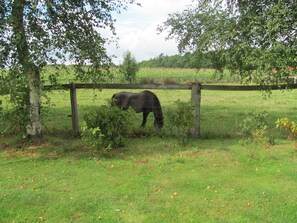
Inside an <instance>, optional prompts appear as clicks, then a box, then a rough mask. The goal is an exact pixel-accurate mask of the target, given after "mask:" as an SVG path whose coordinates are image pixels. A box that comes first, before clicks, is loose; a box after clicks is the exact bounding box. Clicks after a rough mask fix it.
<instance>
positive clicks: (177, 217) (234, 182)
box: [0, 90, 297, 222]
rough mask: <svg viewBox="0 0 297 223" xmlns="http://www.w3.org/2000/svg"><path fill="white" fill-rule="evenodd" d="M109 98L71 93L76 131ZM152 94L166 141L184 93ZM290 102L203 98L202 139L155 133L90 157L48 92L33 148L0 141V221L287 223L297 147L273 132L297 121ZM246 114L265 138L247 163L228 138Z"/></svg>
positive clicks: (292, 98)
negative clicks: (262, 117) (262, 126)
mask: <svg viewBox="0 0 297 223" xmlns="http://www.w3.org/2000/svg"><path fill="white" fill-rule="evenodd" d="M134 91H136V90H134ZM115 92H117V90H103V91H101V92H99V91H91V90H79V91H78V104H79V115H80V123H81V122H82V119H83V116H84V114H86V113H87V112H88V111H90V110H92V109H97V108H98V107H99V105H101V104H104V103H106V99H108V98H110V97H111V95H112V94H113V93H115ZM154 92H155V93H156V94H157V96H158V97H159V99H160V101H161V104H162V106H163V111H164V114H165V126H164V129H165V130H164V132H165V133H166V111H167V110H169V109H170V107H171V106H173V101H175V100H177V99H180V100H183V101H187V100H189V99H190V91H174V90H167V91H163V90H154ZM296 93H297V91H296V90H294V91H290V92H280V91H275V92H273V94H272V96H271V97H269V98H266V99H264V98H263V97H262V95H261V93H259V92H231V91H230V92H229V91H228V92H219V91H202V108H201V115H202V126H201V131H202V138H201V139H192V140H190V142H189V143H188V145H186V146H181V145H180V144H179V143H178V141H177V140H176V139H174V138H172V137H170V136H168V134H165V135H166V136H162V134H159V133H156V134H155V135H154V134H153V136H150V137H145V136H142V137H137V138H135V137H134V138H129V139H128V140H127V142H126V146H125V147H123V148H120V149H116V150H104V151H96V150H95V149H93V148H91V147H89V146H88V145H86V144H85V143H83V142H82V141H81V140H80V139H77V138H73V137H72V136H71V135H70V134H69V129H70V128H71V122H70V119H71V118H70V117H69V114H70V106H69V104H70V102H69V92H52V93H50V94H51V96H52V103H53V104H55V106H54V107H50V108H49V109H48V111H47V113H46V114H45V135H44V137H43V138H42V139H40V140H37V141H29V142H28V141H24V140H21V139H16V138H15V137H13V136H10V137H8V136H6V137H4V136H2V137H1V138H0V222H296V219H297V193H296V188H297V148H296V145H295V144H294V142H292V141H288V140H286V135H285V134H284V133H283V132H280V131H279V130H276V129H275V121H276V119H277V118H281V117H289V118H291V119H293V120H294V119H295V121H296V110H297V105H296V99H297V97H296V96H297V94H296ZM247 111H257V112H261V111H265V112H267V114H268V116H267V119H268V121H269V124H270V125H269V131H270V134H271V137H272V138H273V139H274V144H273V145H265V146H261V145H259V146H258V147H257V153H256V155H255V159H251V158H250V157H249V153H248V151H247V148H245V147H244V146H242V145H241V144H240V143H239V141H240V140H241V139H240V137H239V136H238V134H237V133H238V129H239V123H240V122H241V121H242V119H243V118H244V117H245V116H246V112H247ZM150 116H151V115H150ZM140 123H141V115H140V116H137V117H136V120H135V123H134V124H135V126H136V127H137V126H139V125H140ZM152 123H153V119H152V117H150V119H149V120H148V128H150V126H152Z"/></svg>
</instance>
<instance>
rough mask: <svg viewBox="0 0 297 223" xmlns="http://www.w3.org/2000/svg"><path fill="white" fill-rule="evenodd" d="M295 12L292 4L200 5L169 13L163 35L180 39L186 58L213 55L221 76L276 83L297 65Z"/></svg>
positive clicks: (213, 0)
mask: <svg viewBox="0 0 297 223" xmlns="http://www.w3.org/2000/svg"><path fill="white" fill-rule="evenodd" d="M296 7H297V6H296V4H295V3H294V1H279V0H271V1H262V0H244V1H236V0H230V1H226V2H225V1H220V0H207V1H206V0H198V1H196V4H192V5H191V6H189V7H188V8H187V9H185V10H184V11H182V12H180V13H173V14H170V15H169V18H168V19H167V20H166V21H165V22H164V23H163V24H162V25H161V26H159V31H160V32H164V31H166V32H168V38H171V39H175V40H177V42H178V48H179V51H180V52H182V53H184V52H195V53H197V54H198V55H203V54H205V53H207V52H211V51H213V52H215V53H214V54H212V56H211V61H212V62H213V63H214V64H215V67H216V68H217V69H218V70H219V71H222V70H223V69H225V68H228V69H231V70H232V71H233V72H234V73H236V74H238V75H240V76H241V77H242V80H247V81H250V80H251V79H253V78H254V79H255V81H257V83H259V84H261V85H269V84H278V83H279V82H282V81H283V79H284V78H285V77H287V76H289V75H291V74H292V71H290V69H289V66H296V65H297V59H296V48H297V45H296V44H297V41H296V38H297V37H296V24H295V23H296V22H295V21H296V18H297V8H296ZM295 74H296V72H295Z"/></svg>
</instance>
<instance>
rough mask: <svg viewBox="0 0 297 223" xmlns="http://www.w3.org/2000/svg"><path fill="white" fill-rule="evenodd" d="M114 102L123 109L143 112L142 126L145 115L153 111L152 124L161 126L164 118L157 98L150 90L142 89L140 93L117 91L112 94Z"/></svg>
mask: <svg viewBox="0 0 297 223" xmlns="http://www.w3.org/2000/svg"><path fill="white" fill-rule="evenodd" d="M112 98H113V100H114V102H115V104H116V105H117V106H118V107H119V108H122V109H124V110H126V109H128V108H132V109H133V110H134V111H135V112H136V113H140V112H142V113H143V120H142V124H141V125H142V127H144V126H145V123H146V119H147V116H148V114H149V113H150V112H153V113H154V116H155V122H154V125H155V127H157V128H162V127H163V124H164V118H163V114H162V108H161V104H160V101H159V99H158V98H157V96H156V95H155V94H154V93H153V92H151V91H142V92H140V93H131V92H119V93H116V94H114V95H113V96H112Z"/></svg>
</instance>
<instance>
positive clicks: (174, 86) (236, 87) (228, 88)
mask: <svg viewBox="0 0 297 223" xmlns="http://www.w3.org/2000/svg"><path fill="white" fill-rule="evenodd" d="M73 84H74V85H75V88H76V89H156V90H158V89H163V90H166V89H168V90H190V89H192V86H193V85H195V84H198V85H200V89H201V90H217V91H261V90H285V89H297V84H282V85H267V86H260V85H202V84H201V83H196V82H193V83H188V84H75V83H71V84H61V85H45V86H44V90H57V89H70V88H71V86H72V85H73Z"/></svg>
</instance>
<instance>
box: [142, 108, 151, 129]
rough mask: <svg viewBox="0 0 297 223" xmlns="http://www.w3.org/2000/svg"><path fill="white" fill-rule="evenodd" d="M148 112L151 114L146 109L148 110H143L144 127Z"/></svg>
mask: <svg viewBox="0 0 297 223" xmlns="http://www.w3.org/2000/svg"><path fill="white" fill-rule="evenodd" d="M148 114H149V112H148V111H146V110H145V111H143V113H142V115H143V116H142V117H143V118H142V124H141V126H142V127H144V126H145V124H146V119H147V116H148Z"/></svg>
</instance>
